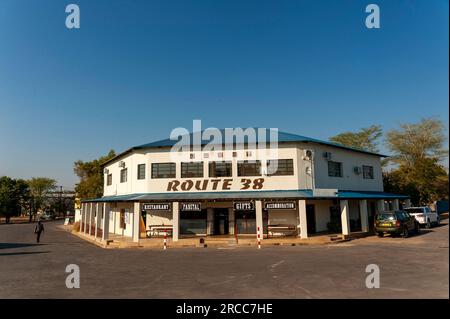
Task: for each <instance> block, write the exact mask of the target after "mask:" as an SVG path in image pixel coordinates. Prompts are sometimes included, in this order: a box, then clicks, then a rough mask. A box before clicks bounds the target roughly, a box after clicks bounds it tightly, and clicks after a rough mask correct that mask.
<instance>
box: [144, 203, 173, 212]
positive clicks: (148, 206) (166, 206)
mask: <svg viewBox="0 0 450 319" xmlns="http://www.w3.org/2000/svg"><path fill="white" fill-rule="evenodd" d="M142 209H143V210H164V211H170V210H172V205H171V203H145V204H142Z"/></svg>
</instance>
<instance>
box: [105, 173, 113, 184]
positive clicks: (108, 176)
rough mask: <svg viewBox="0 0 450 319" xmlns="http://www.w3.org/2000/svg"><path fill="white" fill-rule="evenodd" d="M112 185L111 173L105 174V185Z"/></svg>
mask: <svg viewBox="0 0 450 319" xmlns="http://www.w3.org/2000/svg"><path fill="white" fill-rule="evenodd" d="M111 185H112V173H109V174H106V186H111Z"/></svg>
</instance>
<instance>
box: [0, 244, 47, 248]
mask: <svg viewBox="0 0 450 319" xmlns="http://www.w3.org/2000/svg"><path fill="white" fill-rule="evenodd" d="M42 245H45V244H31V243H0V249H13V248H24V247H33V246H42Z"/></svg>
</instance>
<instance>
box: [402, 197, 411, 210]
mask: <svg viewBox="0 0 450 319" xmlns="http://www.w3.org/2000/svg"><path fill="white" fill-rule="evenodd" d="M403 207H404V208H408V207H411V199H409V198H407V199H405V204H404V205H403Z"/></svg>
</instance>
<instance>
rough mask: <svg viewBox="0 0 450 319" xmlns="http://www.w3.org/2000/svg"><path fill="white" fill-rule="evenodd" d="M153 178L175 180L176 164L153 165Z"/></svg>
mask: <svg viewBox="0 0 450 319" xmlns="http://www.w3.org/2000/svg"><path fill="white" fill-rule="evenodd" d="M152 178H175V163H153V164H152Z"/></svg>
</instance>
